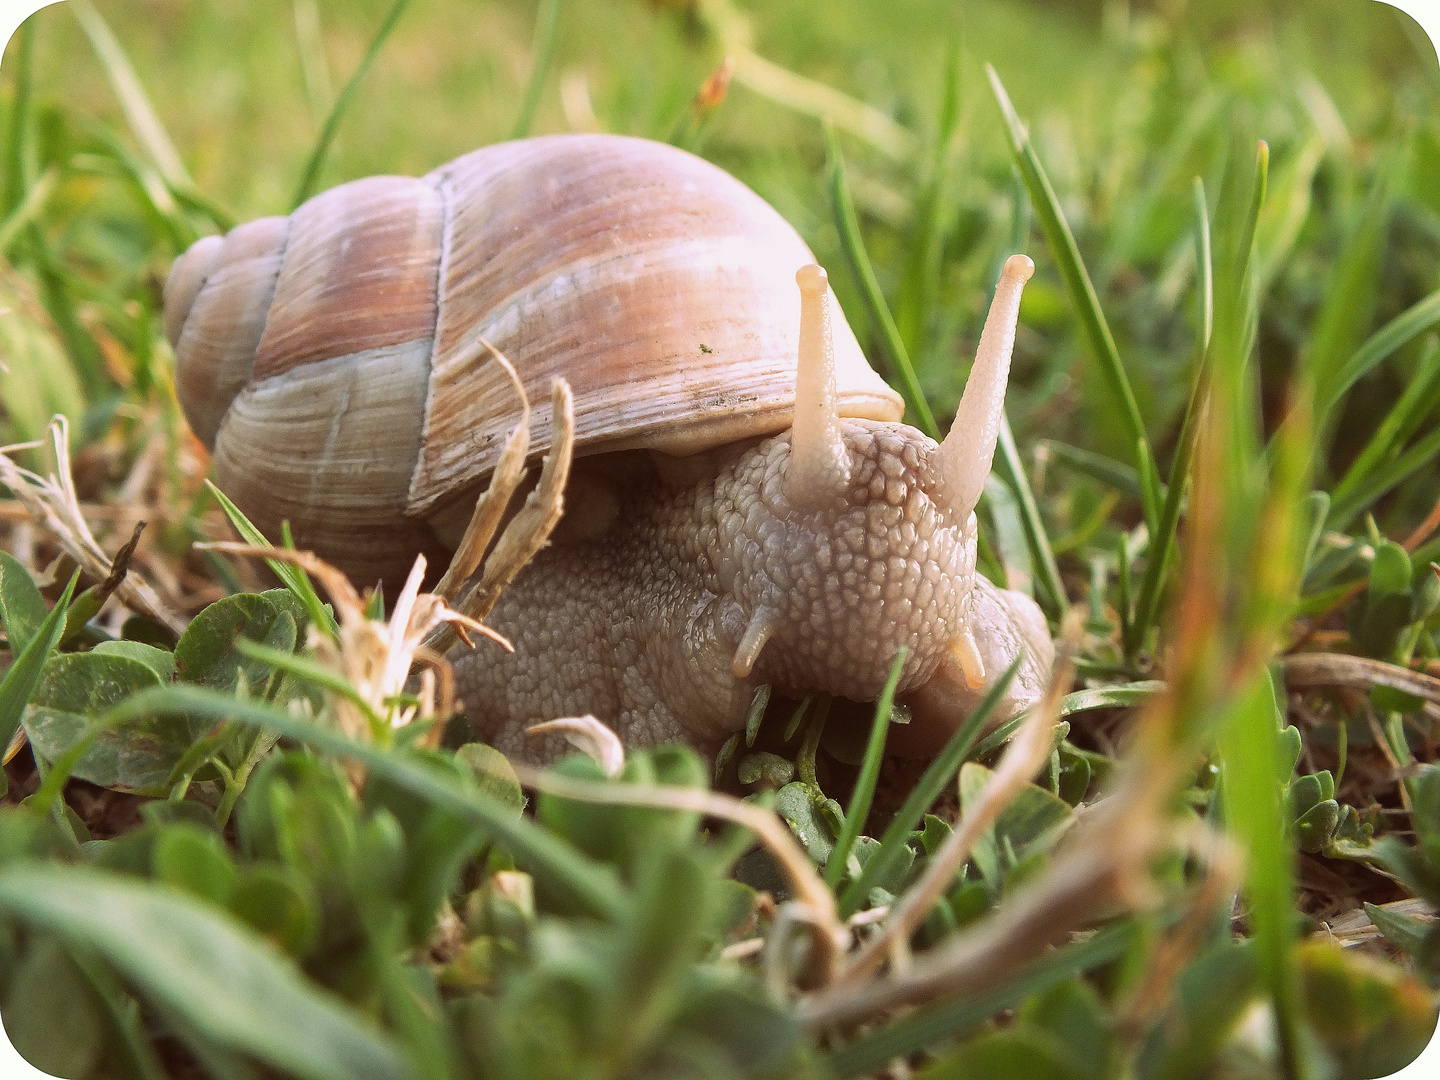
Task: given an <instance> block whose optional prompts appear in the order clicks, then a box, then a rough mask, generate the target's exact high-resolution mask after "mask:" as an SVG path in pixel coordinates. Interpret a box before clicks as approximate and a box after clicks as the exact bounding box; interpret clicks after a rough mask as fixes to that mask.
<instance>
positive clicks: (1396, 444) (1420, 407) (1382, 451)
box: [1333, 343, 1440, 499]
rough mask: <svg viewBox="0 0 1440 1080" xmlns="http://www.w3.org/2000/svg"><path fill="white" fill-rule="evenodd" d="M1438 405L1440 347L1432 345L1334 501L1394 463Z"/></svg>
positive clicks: (1349, 471) (1338, 488) (1336, 486)
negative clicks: (1372, 474)
mask: <svg viewBox="0 0 1440 1080" xmlns="http://www.w3.org/2000/svg"><path fill="white" fill-rule="evenodd" d="M1437 404H1440V347H1436V346H1435V345H1434V343H1432V344H1431V347H1430V348H1428V349H1426V350H1425V353H1424V355H1422V356H1421V357H1420V363H1419V364H1418V365H1416V369H1415V374H1414V376H1413V377H1412V378H1411V379H1410V381H1409V382H1408V383H1406V385H1405V389H1404V391H1403V392H1402V393H1401V394H1400V400H1399V401H1397V402H1396V403H1395V405H1394V407H1393V408H1391V410H1390V411H1389V412H1388V413H1386V414H1385V419H1384V420H1382V421H1380V426H1379V427H1377V428H1376V429H1375V434H1374V435H1372V436H1371V437H1370V441H1369V442H1367V443H1366V444H1365V448H1364V449H1363V450H1361V451H1360V453H1359V455H1357V456H1356V458H1355V460H1354V462H1352V463H1351V465H1350V468H1348V469H1347V470H1345V475H1344V476H1343V477H1342V478H1341V480H1340V482H1339V483H1338V484H1336V485H1335V490H1334V493H1333V494H1334V497H1335V498H1337V499H1338V498H1343V497H1345V496H1346V495H1348V494H1351V493H1352V492H1354V491H1355V490H1357V489H1358V488H1359V487H1361V486H1362V485H1363V484H1364V482H1365V478H1366V477H1367V476H1369V475H1370V474H1371V473H1373V472H1374V471H1375V470H1376V469H1378V468H1379V467H1380V466H1382V465H1383V464H1385V463H1386V462H1387V461H1392V460H1394V459H1395V457H1396V456H1398V454H1399V452H1400V449H1401V447H1403V446H1404V445H1405V440H1406V439H1407V438H1408V437H1409V435H1410V433H1412V432H1413V431H1414V430H1415V429H1416V427H1418V425H1419V424H1420V423H1422V422H1423V421H1424V419H1425V418H1426V417H1427V416H1428V415H1429V414H1430V412H1431V411H1432V410H1433V409H1434V408H1435V407H1436V405H1437Z"/></svg>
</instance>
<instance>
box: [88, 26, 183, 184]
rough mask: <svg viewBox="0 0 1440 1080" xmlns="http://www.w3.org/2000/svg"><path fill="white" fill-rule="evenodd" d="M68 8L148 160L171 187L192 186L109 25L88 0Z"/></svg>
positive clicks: (172, 144) (128, 59)
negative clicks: (73, 14) (97, 60)
mask: <svg viewBox="0 0 1440 1080" xmlns="http://www.w3.org/2000/svg"><path fill="white" fill-rule="evenodd" d="M70 10H71V11H73V12H74V13H75V18H76V20H77V21H78V22H79V23H80V26H81V29H83V30H84V31H85V36H86V37H87V38H89V39H90V45H91V47H92V48H93V49H94V50H95V55H96V56H98V57H99V58H100V63H101V66H103V67H104V68H105V74H106V76H107V77H108V78H109V80H110V85H111V86H113V87H114V88H115V97H116V98H118V99H119V101H120V109H121V111H122V112H124V114H125V119H126V121H127V122H128V123H129V125H130V130H131V131H133V132H134V133H135V138H136V139H138V140H139V141H140V145H141V146H143V147H144V148H145V152H146V153H147V154H149V155H150V160H151V161H153V162H154V163H155V167H156V168H157V169H158V170H159V171H160V175H161V176H163V177H164V178H165V181H166V183H168V184H171V185H172V186H175V187H184V188H189V187H192V186H193V184H192V183H191V181H190V174H189V173H188V172H186V171H185V165H184V163H183V162H182V161H181V160H180V155H179V154H178V153H177V152H176V150H175V144H174V143H172V142H171V141H170V136H169V135H168V134H167V133H166V131H165V125H164V124H163V123H161V121H160V116H159V114H158V113H156V112H155V106H154V105H152V104H151V103H150V98H149V97H148V96H147V95H146V93H145V88H144V87H143V86H141V85H140V77H139V76H138V75H136V74H135V68H134V67H133V66H132V65H131V63H130V58H129V57H128V56H126V55H125V50H124V49H123V48H122V47H121V45H120V42H119V41H117V40H116V38H115V35H114V34H113V33H111V31H110V27H109V25H108V24H107V23H106V22H105V20H104V19H103V18H102V17H101V15H100V13H99V12H98V11H96V10H95V7H94V5H93V4H91V3H90V0H72V2H71V4H70Z"/></svg>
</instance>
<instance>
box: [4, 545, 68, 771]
mask: <svg viewBox="0 0 1440 1080" xmlns="http://www.w3.org/2000/svg"><path fill="white" fill-rule="evenodd" d="M79 580H80V571H79V570H76V571H75V572H74V573H73V574H71V575H70V583H69V584H68V585H66V586H65V591H64V592H63V593H61V594H60V599H59V600H57V601H55V606H54V607H52V608H51V609H50V612H49V614H47V615H46V616H45V620H44V621H43V622H42V623H41V624H40V626H39V628H37V629H36V631H35V635H34V636H33V637H32V638H31V639H30V640H29V641H28V642H27V643H26V645H25V647H24V648H23V649H21V650H20V655H19V656H17V657H16V658H15V662H14V663H13V664H11V665H10V669H9V670H8V671H6V672H5V677H4V678H3V679H0V752H3V751H4V750H5V748H6V747H8V746H9V745H10V743H11V741H12V740H13V739H14V738H15V733H16V732H17V731H19V730H20V723H21V721H22V720H24V718H25V705H26V704H27V703H28V702H29V700H30V695H31V694H33V693H34V692H35V687H36V686H37V685H38V684H39V682H40V672H41V670H42V669H43V668H44V667H45V661H46V660H48V659H49V658H50V653H51V652H52V651H54V649H55V646H56V645H58V644H59V643H60V635H61V634H63V633H64V632H65V614H66V611H67V609H68V608H69V607H70V597H71V595H72V594H73V593H74V592H75V583H76V582H78V581H79ZM9 786H10V785H9V782H8V781H7V780H6V778H5V774H4V772H3V771H0V795H3V794H5V792H6V791H7V790H8V789H9Z"/></svg>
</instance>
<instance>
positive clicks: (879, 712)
mask: <svg viewBox="0 0 1440 1080" xmlns="http://www.w3.org/2000/svg"><path fill="white" fill-rule="evenodd" d="M906 651H907V650H906V648H905V646H903V645H902V646H900V651H899V652H898V653H897V654H896V655H895V662H894V663H893V664H891V665H890V677H889V678H888V679H886V680H885V688H884V689H883V690H881V691H880V697H879V698H878V699H877V700H876V702H875V720H874V721H873V722H872V723H871V725H870V741H869V742H868V743H866V745H865V757H864V758H863V759H862V760H861V762H860V773H859V775H858V776H856V778H855V790H854V791H853V792H851V794H850V805H849V806H847V807H846V808H845V824H844V825H842V826H841V828H840V836H839V837H838V838H837V839H836V841H835V846H834V847H833V848H831V849H830V858H829V859H828V860H827V861H826V863H825V884H826V885H829V886H830V888H832V889H833V888H835V886H836V885H837V884H839V882H840V879H841V877H843V876H844V874H845V864H846V863H847V862H848V861H849V860H850V849H851V848H853V847H854V846H855V839H856V837H858V836H859V835H860V829H861V827H862V826H863V825H864V824H865V819H866V818H867V817H868V816H869V814H870V800H871V799H873V798H874V797H875V782H876V781H877V780H879V779H880V760H881V758H883V757H884V756H885V736H886V735H887V734H889V732H890V713H891V710H892V708H893V707H894V704H895V687H896V686H897V685H898V684H899V682H900V670H901V669H902V668H903V667H904V666H905V653H906Z"/></svg>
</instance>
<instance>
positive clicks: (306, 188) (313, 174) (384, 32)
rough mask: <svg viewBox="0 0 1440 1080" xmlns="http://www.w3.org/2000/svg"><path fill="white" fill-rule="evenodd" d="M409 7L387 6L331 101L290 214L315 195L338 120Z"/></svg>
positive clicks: (405, 1)
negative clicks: (344, 81) (368, 44)
mask: <svg viewBox="0 0 1440 1080" xmlns="http://www.w3.org/2000/svg"><path fill="white" fill-rule="evenodd" d="M409 6H410V0H395V3H394V4H392V5H391V7H390V12H389V14H387V15H386V16H385V20H384V21H383V22H382V23H381V24H380V28H379V29H378V30H376V31H375V36H374V37H373V38H371V39H370V47H369V48H368V49H366V50H365V55H364V56H363V57H361V59H360V63H359V65H358V66H357V67H356V68H355V71H354V72H353V73H352V74H351V76H350V79H349V81H348V82H346V83H345V88H344V89H343V90H341V91H340V96H339V97H337V98H336V99H335V105H334V106H333V107H332V108H331V110H330V115H329V116H327V117H326V118H325V126H324V127H322V128H321V129H320V138H319V139H317V140H316V142H315V148H314V149H313V150H311V151H310V159H309V160H308V161H306V162H305V171H304V172H303V173H301V175H300V184H299V186H298V187H296V189H295V198H294V200H292V202H291V204H290V209H291V211H294V210H295V208H296V207H298V206H299V205H300V204H301V203H303V202H304V201H305V200H306V199H308V198H310V196H311V195H313V194H315V186H316V184H317V183H318V182H319V179H320V170H321V169H322V168H323V167H324V165H325V157H326V155H327V154H329V153H330V144H331V143H332V142H334V141H335V133H336V132H337V131H338V130H339V129H340V121H341V119H342V118H343V117H344V116H345V113H346V111H347V110H348V109H349V108H350V103H351V102H352V101H354V100H355V95H356V93H357V92H358V91H359V89H360V84H361V83H362V82H364V81H365V75H366V73H367V72H369V70H370V65H371V64H373V63H374V62H375V57H376V56H378V55H379V53H380V49H381V47H382V46H384V44H385V40H386V39H387V38H388V37H389V36H390V31H392V30H394V29H395V24H396V23H397V22H399V21H400V16H401V15H403V14H404V13H405V9H406V8H407V7H409Z"/></svg>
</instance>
